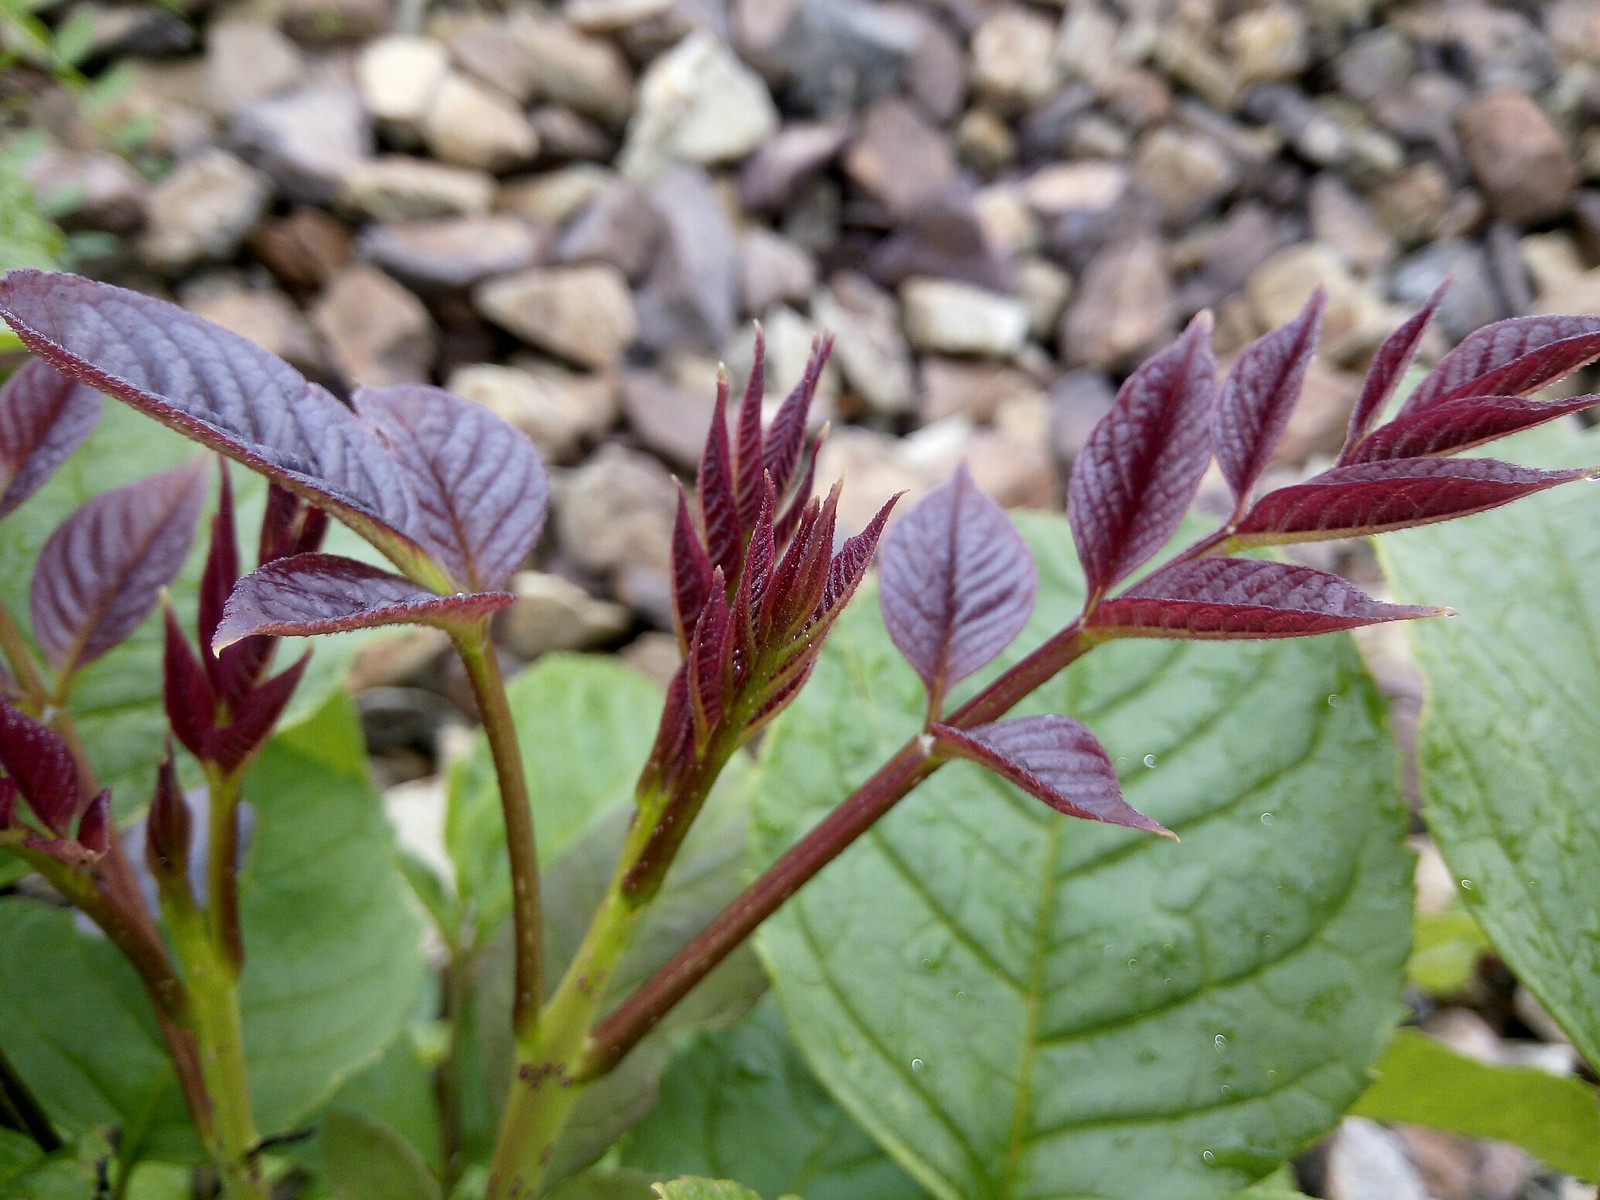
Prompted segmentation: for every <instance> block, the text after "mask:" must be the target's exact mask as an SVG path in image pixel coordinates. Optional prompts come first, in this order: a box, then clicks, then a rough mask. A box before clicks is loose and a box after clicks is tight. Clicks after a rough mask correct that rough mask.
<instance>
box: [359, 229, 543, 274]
mask: <svg viewBox="0 0 1600 1200" xmlns="http://www.w3.org/2000/svg"><path fill="white" fill-rule="evenodd" d="M545 240H546V239H545V238H544V237H541V236H540V234H539V233H538V232H537V231H536V230H535V229H534V228H533V227H532V226H531V225H530V224H529V223H528V222H526V221H523V220H521V219H520V218H518V217H513V216H509V215H486V216H477V217H454V218H449V219H446V220H442V221H391V222H388V223H386V224H382V225H373V226H370V227H369V228H367V229H366V230H365V231H363V233H362V235H361V240H360V247H361V254H362V256H363V257H364V258H367V259H369V260H370V261H372V262H374V263H376V264H377V265H378V266H380V267H382V268H383V269H384V270H385V271H388V272H389V273H390V274H391V275H394V276H396V277H397V278H399V279H403V280H405V281H406V282H408V283H410V284H413V285H415V286H420V287H424V288H463V287H467V286H469V285H471V284H474V283H477V282H478V281H479V280H480V279H484V278H487V277H488V276H490V275H503V274H506V273H507V272H510V271H520V270H522V269H523V268H525V267H530V266H532V265H533V264H534V262H535V261H536V260H537V259H538V257H539V253H540V250H541V248H542V247H543V245H544V243H545Z"/></svg>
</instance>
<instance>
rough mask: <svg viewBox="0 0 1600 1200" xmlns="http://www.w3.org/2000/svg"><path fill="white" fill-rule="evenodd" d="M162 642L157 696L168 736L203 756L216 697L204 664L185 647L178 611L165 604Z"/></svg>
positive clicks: (214, 721) (215, 705)
mask: <svg viewBox="0 0 1600 1200" xmlns="http://www.w3.org/2000/svg"><path fill="white" fill-rule="evenodd" d="M165 607H166V613H165V617H166V645H165V651H164V654H163V658H162V670H161V684H162V687H161V696H162V700H163V701H164V702H165V704H166V709H167V727H168V728H169V729H171V730H172V736H173V737H175V738H177V739H178V744H179V745H181V746H182V747H183V748H184V749H185V750H187V751H188V752H189V753H190V754H193V755H194V756H195V757H196V758H204V757H205V752H206V739H207V738H209V737H210V736H211V731H212V730H213V729H214V728H215V727H216V723H217V698H216V693H215V692H213V691H212V690H211V681H210V680H209V679H208V678H207V677H206V671H205V668H204V667H203V666H202V665H201V663H200V660H199V659H198V658H196V657H195V653H194V651H193V650H191V649H190V648H189V641H188V639H187V638H185V637H184V636H183V630H182V628H181V627H180V626H179V625H178V614H177V613H176V612H175V611H173V608H172V604H171V602H170V601H169V602H168V603H167V604H166V606H165Z"/></svg>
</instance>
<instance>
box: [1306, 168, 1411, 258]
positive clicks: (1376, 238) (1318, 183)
mask: <svg viewBox="0 0 1600 1200" xmlns="http://www.w3.org/2000/svg"><path fill="white" fill-rule="evenodd" d="M1307 204H1308V207H1309V210H1310V213H1309V215H1310V219H1311V236H1312V238H1313V239H1314V240H1316V241H1319V242H1323V243H1326V244H1327V245H1329V246H1332V247H1333V248H1334V249H1335V250H1337V251H1338V252H1339V253H1340V254H1341V255H1343V257H1344V260H1345V261H1346V262H1347V263H1349V264H1350V265H1351V266H1352V267H1354V268H1355V269H1356V270H1358V271H1376V270H1379V269H1380V268H1383V267H1386V266H1388V265H1389V264H1390V263H1392V262H1393V261H1394V259H1395V255H1396V254H1397V253H1398V252H1399V251H1398V247H1397V246H1396V245H1395V239H1394V237H1393V235H1391V234H1390V233H1389V231H1388V230H1386V229H1385V228H1384V227H1383V226H1382V225H1381V224H1379V222H1378V219H1377V217H1376V216H1375V215H1374V214H1373V212H1372V210H1371V209H1370V208H1369V207H1368V206H1367V205H1366V203H1365V202H1363V201H1362V199H1361V198H1360V197H1359V196H1357V195H1356V194H1355V193H1354V192H1352V191H1351V190H1350V189H1349V188H1348V187H1346V186H1345V185H1344V182H1343V181H1342V180H1340V178H1339V177H1338V176H1337V175H1335V174H1334V173H1333V172H1332V171H1322V172H1319V173H1318V174H1317V177H1316V178H1315V179H1313V180H1312V181H1311V190H1310V193H1309V195H1308V197H1307Z"/></svg>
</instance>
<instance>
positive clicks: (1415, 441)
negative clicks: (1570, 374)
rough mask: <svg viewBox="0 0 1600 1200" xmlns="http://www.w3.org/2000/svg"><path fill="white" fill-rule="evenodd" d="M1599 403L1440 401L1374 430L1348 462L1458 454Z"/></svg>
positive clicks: (1598, 399)
mask: <svg viewBox="0 0 1600 1200" xmlns="http://www.w3.org/2000/svg"><path fill="white" fill-rule="evenodd" d="M1596 404H1600V395H1590V396H1573V397H1570V398H1568V399H1565V400H1529V399H1526V398H1525V397H1522V396H1462V397H1460V398H1459V399H1456V400H1441V401H1440V402H1439V403H1437V404H1430V405H1429V406H1428V407H1427V408H1424V409H1419V410H1418V411H1417V412H1414V413H1408V414H1406V415H1405V416H1401V417H1396V418H1395V419H1394V420H1393V421H1390V422H1389V423H1388V424H1387V425H1381V426H1379V427H1378V428H1377V429H1374V430H1373V431H1372V432H1371V433H1370V434H1368V435H1367V436H1366V437H1365V438H1363V439H1362V440H1361V441H1360V442H1359V443H1357V444H1356V446H1355V447H1354V448H1353V449H1352V452H1351V454H1350V456H1349V458H1348V459H1347V460H1346V461H1348V462H1354V463H1360V462H1381V461H1384V460H1387V459H1394V458H1426V457H1429V456H1432V455H1437V454H1455V453H1457V452H1458V451H1461V450H1470V449H1471V448H1472V447H1474V446H1481V445H1483V444H1484V443H1486V442H1492V441H1494V440H1496V439H1497V438H1503V437H1506V436H1507V435H1509V434H1513V433H1518V432H1520V431H1521V430H1524V429H1531V428H1533V426H1535V425H1542V424H1544V423H1545V422H1546V421H1553V420H1555V419H1556V418H1557V417H1562V416H1566V414H1568V413H1574V412H1581V411H1583V410H1584V409H1586V408H1591V407H1593V406H1594V405H1596Z"/></svg>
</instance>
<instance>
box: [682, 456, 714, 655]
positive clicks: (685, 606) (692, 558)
mask: <svg viewBox="0 0 1600 1200" xmlns="http://www.w3.org/2000/svg"><path fill="white" fill-rule="evenodd" d="M714 571H715V568H714V567H713V566H712V565H711V558H710V556H708V555H707V554H706V549H705V547H704V546H702V545H701V544H700V535H699V534H698V533H696V532H695V527H694V519H693V518H692V517H690V516H689V497H688V496H687V495H685V493H684V490H683V485H682V484H681V483H680V484H679V485H678V515H677V517H676V518H675V519H674V521H673V525H672V613H673V618H674V622H675V624H676V625H677V629H678V649H679V650H681V651H683V652H684V653H688V649H689V639H690V636H691V635H692V634H693V632H694V627H695V623H696V622H697V621H699V620H700V610H701V609H703V608H704V607H705V605H706V600H707V599H708V598H709V597H710V595H711V588H712V583H711V578H712V574H713V572H714Z"/></svg>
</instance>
